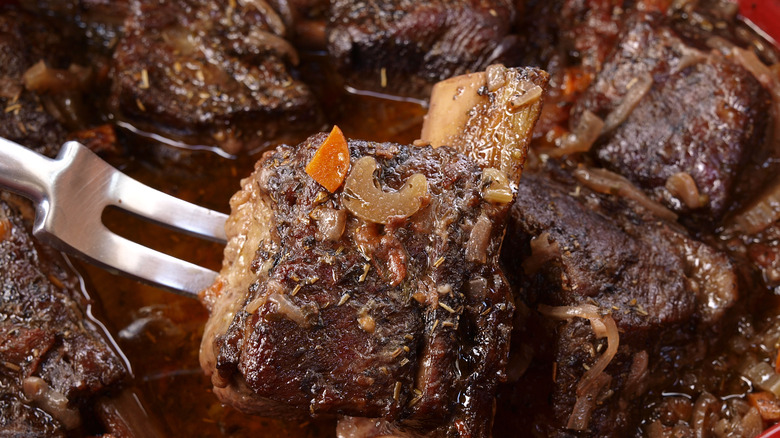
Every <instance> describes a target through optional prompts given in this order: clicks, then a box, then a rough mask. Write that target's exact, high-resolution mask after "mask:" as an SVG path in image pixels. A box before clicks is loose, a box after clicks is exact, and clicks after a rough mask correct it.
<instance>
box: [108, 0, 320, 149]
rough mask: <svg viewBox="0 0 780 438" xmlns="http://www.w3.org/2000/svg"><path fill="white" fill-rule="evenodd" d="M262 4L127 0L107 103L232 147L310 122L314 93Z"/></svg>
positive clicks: (153, 127) (152, 126)
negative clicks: (299, 74) (296, 75)
mask: <svg viewBox="0 0 780 438" xmlns="http://www.w3.org/2000/svg"><path fill="white" fill-rule="evenodd" d="M262 5H266V6H267V4H266V3H265V2H239V3H238V4H237V6H236V8H235V9H234V8H233V7H230V6H228V7H227V8H225V7H223V5H221V4H219V3H218V2H209V1H203V0H176V1H171V2H167V3H165V4H159V3H158V2H155V1H148V0H141V1H136V2H134V3H133V7H132V8H131V13H130V15H129V17H128V19H127V21H126V23H125V33H124V36H123V37H122V39H121V40H120V41H119V44H118V46H117V49H116V52H115V54H114V66H113V70H114V84H113V88H112V97H111V105H112V107H113V108H114V110H115V111H116V112H117V113H118V114H119V115H120V116H121V118H123V119H126V120H129V121H130V122H131V123H137V124H139V125H141V127H142V128H144V129H148V130H150V131H163V132H166V133H167V134H168V135H172V136H174V137H178V138H183V139H184V140H187V141H194V142H198V141H199V142H202V143H201V144H203V142H205V144H215V143H216V144H218V145H219V146H220V147H222V148H223V149H224V150H225V151H227V152H229V153H237V152H239V151H240V150H252V149H257V148H258V147H259V146H261V145H262V144H264V143H263V142H265V141H269V140H271V139H273V138H274V137H275V136H277V135H279V134H280V133H281V132H282V131H283V132H285V133H287V132H289V131H290V130H295V129H300V130H304V129H312V128H314V127H316V126H317V124H318V122H319V119H320V113H319V109H318V108H317V106H316V100H315V99H314V96H313V95H312V93H311V91H310V90H309V89H308V87H307V86H306V85H304V84H303V83H302V82H300V81H298V80H296V79H295V78H294V77H293V76H292V74H291V72H290V69H289V66H290V65H292V64H295V63H297V62H298V54H297V52H296V51H295V49H294V48H293V47H292V45H291V44H290V43H288V42H287V41H286V40H285V37H286V28H285V26H284V24H283V22H282V20H281V18H280V17H279V16H278V14H277V13H276V12H275V11H274V10H273V9H271V8H270V7H261V6H262Z"/></svg>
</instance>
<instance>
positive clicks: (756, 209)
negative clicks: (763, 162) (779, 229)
mask: <svg viewBox="0 0 780 438" xmlns="http://www.w3.org/2000/svg"><path fill="white" fill-rule="evenodd" d="M778 219H780V179H777V180H776V181H775V182H774V183H772V185H771V186H770V187H769V188H768V189H767V190H764V192H763V193H762V194H761V196H759V198H758V199H757V200H756V201H753V202H752V203H751V204H750V206H748V207H747V209H745V210H744V211H742V212H741V213H739V214H738V215H736V216H735V217H734V218H733V219H732V220H731V227H732V228H735V229H736V231H741V232H744V233H747V234H756V233H758V232H761V231H763V230H764V229H766V228H767V227H768V226H770V225H772V224H773V223H775V222H777V220H778Z"/></svg>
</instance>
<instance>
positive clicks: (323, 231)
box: [310, 207, 347, 242]
mask: <svg viewBox="0 0 780 438" xmlns="http://www.w3.org/2000/svg"><path fill="white" fill-rule="evenodd" d="M310 216H311V217H312V219H314V220H316V221H317V238H318V239H319V240H330V241H332V242H335V241H337V240H339V239H340V238H341V235H342V234H344V227H345V226H346V224H347V212H346V211H344V210H335V209H332V208H327V207H320V208H318V209H316V210H314V211H313V212H312V213H311V215H310Z"/></svg>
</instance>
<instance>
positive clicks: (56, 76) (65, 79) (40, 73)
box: [22, 60, 92, 93]
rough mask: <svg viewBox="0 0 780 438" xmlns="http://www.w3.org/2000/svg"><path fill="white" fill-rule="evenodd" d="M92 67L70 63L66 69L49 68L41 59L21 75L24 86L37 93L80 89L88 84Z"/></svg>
mask: <svg viewBox="0 0 780 438" xmlns="http://www.w3.org/2000/svg"><path fill="white" fill-rule="evenodd" d="M91 76H92V69H90V68H88V67H81V66H78V65H76V64H71V66H70V67H69V68H68V70H61V69H56V68H49V67H48V66H47V65H46V63H45V62H43V60H41V61H38V62H37V63H36V64H35V65H33V66H32V67H30V68H28V69H27V71H25V72H24V74H23V75H22V80H23V81H24V86H25V87H26V88H27V89H28V90H31V91H36V92H39V93H47V92H55V93H56V92H61V91H67V90H74V89H82V88H83V87H85V86H87V85H88V84H89V80H90V78H91Z"/></svg>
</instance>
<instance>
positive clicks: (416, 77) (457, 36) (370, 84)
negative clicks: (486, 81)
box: [327, 0, 517, 99]
mask: <svg viewBox="0 0 780 438" xmlns="http://www.w3.org/2000/svg"><path fill="white" fill-rule="evenodd" d="M515 13H516V11H515V6H514V4H513V2H511V1H506V0H489V1H482V2H472V1H461V0H426V1H410V0H394V1H384V2H373V1H372V2H353V1H350V0H335V1H333V2H331V7H330V17H329V23H328V28H327V38H328V52H329V54H330V55H331V57H332V58H333V59H334V60H335V62H336V65H337V66H338V69H339V71H340V72H341V73H342V74H343V75H344V77H345V78H346V81H347V84H348V85H350V86H352V87H355V88H358V89H367V90H372V91H379V92H385V93H389V94H400V95H404V96H411V97H417V98H422V99H424V98H427V97H428V95H429V94H430V88H431V86H432V85H433V84H434V83H436V82H437V81H440V80H443V79H447V78H449V77H452V76H457V75H461V74H464V73H469V72H474V71H481V70H484V69H485V67H487V66H488V65H490V64H491V63H494V62H503V63H505V64H507V65H517V64H516V63H515V62H513V60H512V59H510V58H511V53H512V49H513V48H514V46H515V44H516V40H517V38H516V37H515V36H514V35H512V34H511V33H510V31H511V26H512V24H513V21H514V17H515ZM388 59H392V60H393V61H392V62H387V60H388Z"/></svg>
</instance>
